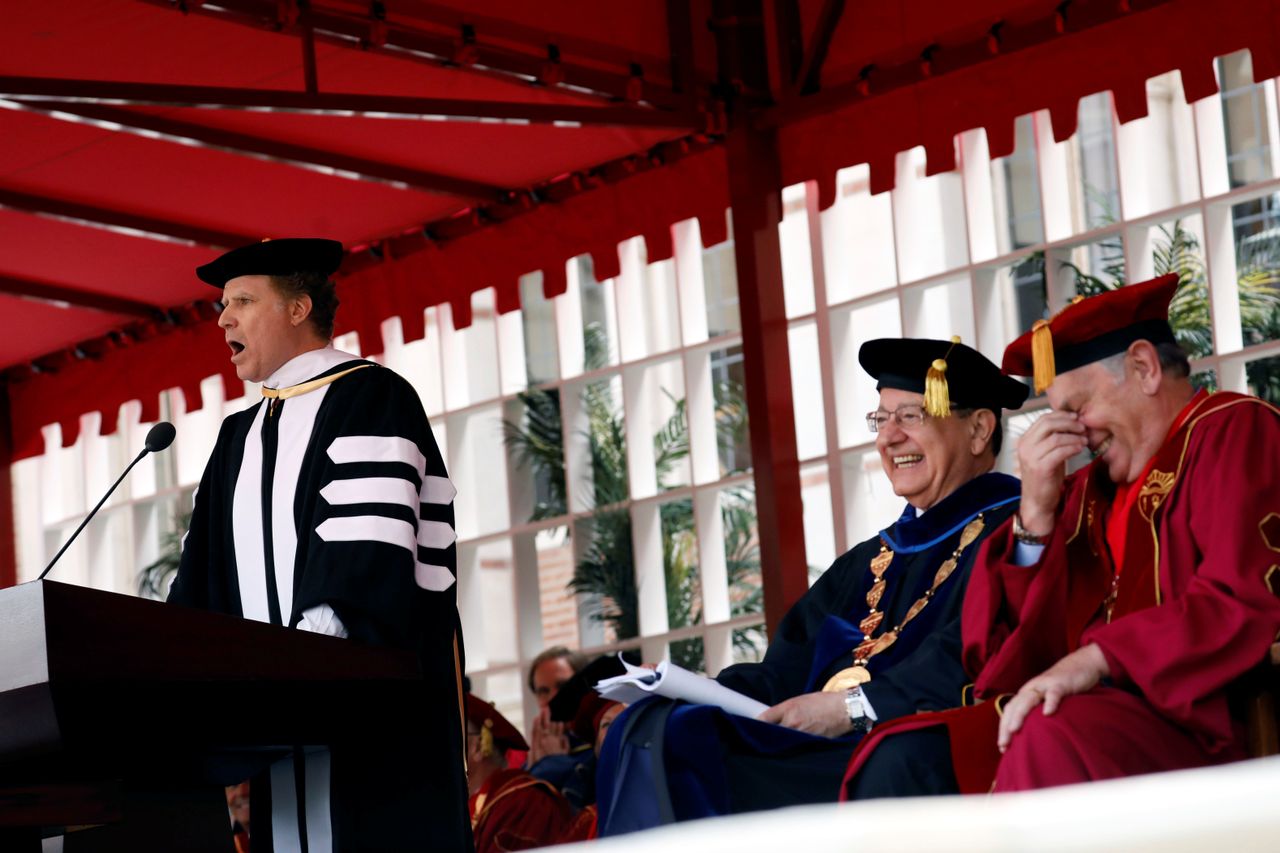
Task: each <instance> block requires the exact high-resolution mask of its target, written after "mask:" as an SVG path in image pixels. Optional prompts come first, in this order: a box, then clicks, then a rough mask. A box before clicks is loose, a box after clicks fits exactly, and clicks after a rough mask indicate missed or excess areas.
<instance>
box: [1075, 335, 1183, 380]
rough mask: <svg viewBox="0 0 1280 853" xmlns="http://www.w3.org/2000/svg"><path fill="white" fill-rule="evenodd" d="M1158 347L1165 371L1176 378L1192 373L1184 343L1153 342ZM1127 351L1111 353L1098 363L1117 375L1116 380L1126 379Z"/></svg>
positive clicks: (1157, 355)
mask: <svg viewBox="0 0 1280 853" xmlns="http://www.w3.org/2000/svg"><path fill="white" fill-rule="evenodd" d="M1152 346H1154V347H1155V348H1156V357H1157V358H1159V359H1160V367H1161V369H1162V370H1164V372H1165V373H1168V374H1169V375H1170V377H1172V378H1174V379H1185V378H1186V377H1188V376H1190V375H1191V361H1190V359H1188V358H1187V352H1186V350H1184V349H1183V348H1182V345H1181V344H1179V343H1177V342H1176V341H1163V342H1161V343H1158V344H1152ZM1126 353H1127V350H1126V351H1125V352H1118V353H1116V354H1115V355H1109V356H1107V357H1106V358H1104V359H1100V360H1099V361H1098V362H1097V363H1098V364H1100V365H1102V366H1103V367H1104V368H1105V369H1106V371H1107V372H1108V373H1110V374H1111V375H1112V376H1113V377H1115V379H1116V381H1117V382H1118V381H1120V380H1123V379H1124V357H1125V354H1126Z"/></svg>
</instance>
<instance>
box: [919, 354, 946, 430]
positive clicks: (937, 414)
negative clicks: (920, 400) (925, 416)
mask: <svg viewBox="0 0 1280 853" xmlns="http://www.w3.org/2000/svg"><path fill="white" fill-rule="evenodd" d="M924 410H925V411H926V412H928V413H929V417H932V418H945V417H950V415H951V391H950V389H949V388H948V387H947V363H946V362H945V361H944V360H942V359H940V358H935V359H934V360H933V364H931V365H929V372H928V373H926V374H925V375H924Z"/></svg>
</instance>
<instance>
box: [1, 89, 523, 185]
mask: <svg viewBox="0 0 1280 853" xmlns="http://www.w3.org/2000/svg"><path fill="white" fill-rule="evenodd" d="M14 103H18V104H21V105H23V106H25V107H27V108H28V109H32V110H36V111H39V112H43V113H48V114H54V113H62V114H65V115H66V116H68V117H69V118H72V120H74V117H79V118H81V119H85V120H86V121H89V122H92V123H99V122H101V123H106V124H108V125H110V126H111V127H112V129H123V130H124V131H125V132H137V131H146V132H147V133H150V134H160V135H161V136H164V137H168V138H170V139H176V140H180V141H183V142H195V143H197V144H199V145H201V146H204V147H208V148H216V149H219V150H221V151H229V152H231V153H233V154H245V155H248V156H253V157H260V158H263V159H267V160H273V161H277V162H281V163H286V164H289V165H293V166H298V167H301V168H304V169H305V168H314V167H319V168H320V169H323V170H327V171H337V172H339V173H341V174H343V175H345V176H348V177H352V178H355V179H358V180H367V181H374V182H378V183H390V184H396V185H400V186H403V187H408V188H411V189H418V190H426V191H427V192H434V193H443V194H445V195H455V196H462V197H463V198H465V199H470V200H473V201H480V202H502V201H506V200H508V199H509V198H510V197H511V193H510V191H508V190H506V189H504V188H503V187H499V186H494V185H493V184H486V183H483V182H481V181H471V180H468V179H466V178H455V177H452V176H449V175H441V174H437V173H435V172H427V171H424V170H421V169H413V168H409V167H407V166H397V165H394V164H391V163H381V162H378V161H376V160H366V159H364V158H363V157H352V156H349V155H346V154H339V153H337V152H334V151H326V150H324V149H321V148H311V147H308V146H305V145H294V144H292V143H289V142H282V141H280V140H277V139H269V138H263V137H259V136H253V135H251V134H247V133H239V132H236V131H234V130H222V129H220V128H216V127H208V126H206V125H203V124H196V123H194V122H188V121H182V120H180V119H174V118H168V117H166V116H158V115H154V114H151V113H144V112H139V111H137V110H130V109H127V108H125V107H113V106H108V105H106V104H94V103H80V102H68V101H51V100H47V99H42V98H22V99H16V100H15V101H14Z"/></svg>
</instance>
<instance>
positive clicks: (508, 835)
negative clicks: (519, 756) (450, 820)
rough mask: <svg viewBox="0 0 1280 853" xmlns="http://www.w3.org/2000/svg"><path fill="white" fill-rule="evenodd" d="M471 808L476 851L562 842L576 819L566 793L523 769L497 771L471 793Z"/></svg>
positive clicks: (489, 852)
mask: <svg viewBox="0 0 1280 853" xmlns="http://www.w3.org/2000/svg"><path fill="white" fill-rule="evenodd" d="M470 807H471V826H472V830H473V834H474V837H475V845H476V853H498V851H506V850H528V849H530V848H532V847H546V846H548V845H551V844H556V843H559V841H560V838H561V836H562V835H563V834H564V833H565V831H566V830H567V829H568V828H569V824H570V823H571V822H572V820H573V815H572V811H571V809H570V808H569V803H568V801H567V800H565V798H564V796H563V795H562V794H561V793H560V792H559V791H557V790H556V789H555V788H554V787H553V786H552V785H551V783H549V782H545V781H543V780H542V779H536V778H534V777H533V776H530V775H529V774H528V773H526V772H524V771H523V770H499V771H498V772H497V773H494V774H493V775H492V776H490V777H489V778H488V779H486V780H485V782H484V784H483V785H481V786H480V790H479V791H476V793H475V794H473V795H472V796H471V799H470Z"/></svg>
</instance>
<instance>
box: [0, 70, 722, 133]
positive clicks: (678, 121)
mask: <svg viewBox="0 0 1280 853" xmlns="http://www.w3.org/2000/svg"><path fill="white" fill-rule="evenodd" d="M22 97H36V98H50V99H55V100H71V101H90V102H95V103H103V102H105V103H112V104H122V105H125V106H128V105H137V106H179V107H215V108H219V109H272V110H279V111H282V112H303V113H338V114H340V115H350V114H352V113H356V114H359V113H384V114H388V115H397V116H406V117H415V118H417V117H440V116H443V117H445V118H497V119H514V120H517V121H528V122H535V123H544V124H545V123H552V122H576V123H578V124H583V125H598V126H601V127H656V128H683V129H689V130H692V129H696V128H698V127H700V125H701V124H702V123H703V119H702V118H701V116H700V115H699V114H697V113H695V112H691V111H684V112H672V111H664V110H655V109H650V108H648V107H627V106H613V107H583V106H578V105H577V104H534V103H524V102H521V101H467V100H459V99H457V98H413V97H406V96H403V95H349V94H328V93H314V94H313V93H309V92H294V91H288V90H282V89H238V88H234V87H227V86H174V85H169V84H165V83H130V82H127V81H123V80H65V79H59V78H56V77H13V76H5V77H0V98H22Z"/></svg>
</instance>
